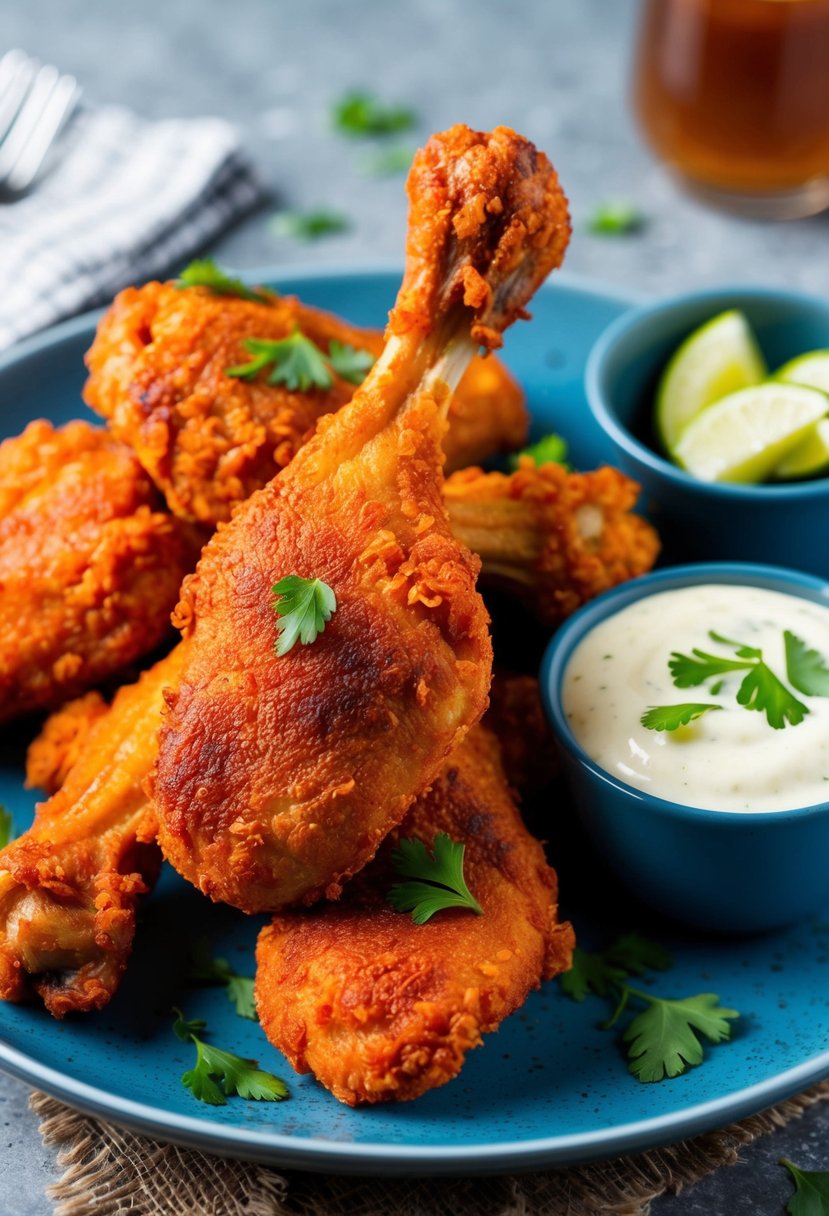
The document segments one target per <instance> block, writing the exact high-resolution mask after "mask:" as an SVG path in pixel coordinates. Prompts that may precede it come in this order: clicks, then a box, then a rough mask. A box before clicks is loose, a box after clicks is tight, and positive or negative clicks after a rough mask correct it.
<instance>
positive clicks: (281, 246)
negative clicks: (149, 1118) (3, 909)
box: [0, 0, 829, 1216]
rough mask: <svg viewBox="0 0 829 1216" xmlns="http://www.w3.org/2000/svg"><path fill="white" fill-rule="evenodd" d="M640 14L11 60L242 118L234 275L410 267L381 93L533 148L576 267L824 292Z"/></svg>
mask: <svg viewBox="0 0 829 1216" xmlns="http://www.w3.org/2000/svg"><path fill="white" fill-rule="evenodd" d="M634 21H635V5H632V4H629V3H624V0H556V2H555V3H541V0H512V3H511V4H510V5H509V6H506V5H504V4H498V3H494V2H491V0H474V2H473V0H406V2H405V3H400V2H395V0H359V2H358V3H357V4H343V3H342V2H341V0H302V3H300V4H287V3H285V0H233V3H232V4H229V3H228V2H227V0H199V2H198V3H193V0H143V3H141V4H140V5H129V6H128V5H121V4H117V5H116V4H112V3H111V2H110V0H16V2H15V3H12V0H6V2H5V3H4V4H3V6H2V21H0V50H2V49H5V46H22V47H24V48H25V49H26V50H28V51H29V52H30V53H32V54H35V55H38V56H40V57H42V58H44V59H47V60H50V61H52V62H55V63H57V64H59V65H60V66H61V67H62V68H63V69H64V70H66V71H71V72H74V73H75V74H76V75H77V76H78V78H79V79H80V80H81V82H82V83H83V85H84V88H85V90H86V94H87V96H88V98H89V99H90V100H100V101H110V102H120V103H122V104H124V105H127V106H130V107H133V108H134V109H136V110H139V111H141V112H142V113H144V114H146V115H148V116H159V117H161V116H170V115H176V116H185V115H199V114H209V113H216V114H222V115H224V116H226V117H228V118H231V119H233V120H235V121H236V122H238V123H239V124H240V126H242V127H243V128H244V130H245V131H246V132H247V137H248V143H249V147H250V150H251V153H252V154H253V156H254V158H255V160H256V161H257V163H258V165H259V167H260V170H261V172H262V175H263V176H264V178H265V179H266V181H267V182H268V183H269V185H270V187H271V189H272V193H273V199H274V202H273V203H272V204H271V205H269V206H267V207H266V208H264V209H262V211H260V212H259V213H258V214H256V215H254V216H252V217H250V218H248V219H247V220H246V221H244V222H243V223H242V224H240V225H238V226H237V228H236V229H235V230H234V231H233V232H230V233H228V234H227V235H226V236H225V237H224V238H223V239H222V240H221V241H220V242H219V243H218V245H217V246H216V250H217V253H218V255H219V256H220V257H221V259H222V260H223V261H225V262H228V263H230V264H231V265H234V266H238V267H248V266H255V265H259V266H261V265H263V264H265V263H274V262H278V263H289V262H298V261H302V262H306V263H307V262H319V263H322V262H326V263H331V262H340V263H342V262H348V261H352V262H353V261H358V260H362V261H365V260H367V259H384V258H385V259H389V258H399V257H400V251H401V248H402V243H403V233H404V223H405V209H404V205H403V197H402V188H401V180H400V179H399V178H397V177H393V178H388V179H377V178H373V177H371V176H367V175H366V173H365V163H364V162H365V157H366V153H365V151H364V150H363V149H362V148H360V147H359V146H355V145H354V144H353V143H350V142H347V141H343V140H338V139H337V138H335V137H334V136H332V134H331V132H330V129H329V126H328V121H327V118H328V112H329V106H330V103H331V101H332V99H333V98H336V97H337V96H338V95H339V94H340V93H341V92H342V91H343V90H344V89H346V88H348V87H351V86H355V85H357V86H363V85H368V86H370V87H371V88H372V89H374V90H375V91H377V92H378V93H380V94H381V95H383V96H386V97H388V98H390V99H397V100H400V101H405V102H407V103H410V104H413V105H414V106H416V108H417V110H418V112H419V115H420V119H421V121H420V125H419V128H418V131H417V133H416V134H417V136H422V135H425V134H426V133H428V132H429V131H431V130H437V129H440V128H441V127H444V126H447V125H449V124H450V123H452V122H456V121H458V120H461V119H462V120H464V121H467V122H469V123H471V124H473V125H478V126H482V127H486V126H490V125H492V124H494V123H498V122H505V123H509V124H510V125H512V126H514V127H516V128H518V129H519V130H521V131H523V132H525V133H526V134H527V135H529V136H531V137H532V138H533V139H534V140H536V142H537V143H538V144H540V146H541V147H543V148H544V149H545V150H546V151H547V152H549V154H550V155H551V156H552V158H553V160H554V161H555V163H556V166H557V168H558V170H559V172H560V174H561V178H562V181H563V182H564V184H565V187H566V189H567V191H568V194H569V195H570V198H571V201H572V205H573V213H574V217H575V233H574V238H573V243H572V247H571V250H570V252H569V254H568V258H567V265H568V268H569V269H570V270H572V271H576V272H578V273H581V274H586V275H591V276H594V277H596V278H598V279H600V280H605V281H606V282H608V283H619V284H623V285H625V286H627V287H630V288H634V289H637V290H639V291H644V292H652V293H657V292H670V291H672V290H677V289H680V288H686V287H689V286H694V285H697V286H702V285H705V284H709V283H720V282H725V281H732V282H739V281H742V282H757V283H762V282H766V283H777V284H788V285H791V286H798V287H802V288H806V289H809V290H812V291H815V292H821V293H823V294H826V293H829V257H828V256H827V248H829V217H822V218H818V219H813V220H808V221H802V222H799V223H793V224H788V225H774V224H759V223H747V222H745V221H741V220H739V219H736V218H733V217H730V216H727V215H721V214H718V213H716V212H712V211H708V210H705V209H704V208H702V207H701V206H699V205H698V204H696V203H695V202H694V201H692V200H691V199H689V198H688V197H686V196H685V195H683V194H681V193H680V192H679V191H678V190H677V189H676V187H675V186H674V184H673V183H672V181H671V180H670V179H669V177H668V176H667V175H666V174H665V173H664V172H663V170H662V169H660V168H659V167H658V166H657V165H656V164H654V162H653V161H652V159H651V158H650V157H649V156H648V154H647V152H646V151H645V150H644V148H643V146H642V145H641V143H640V142H639V141H638V139H637V137H636V134H635V131H634V129H633V126H632V123H631V120H630V117H629V113H628V109H627V105H626V91H627V77H628V71H629V58H630V41H631V33H632V28H633V25H634ZM609 197H621V198H627V199H630V200H632V201H633V202H635V203H636V204H637V205H638V206H639V207H640V208H641V210H642V212H643V213H644V215H645V216H646V219H647V223H646V226H645V227H644V229H643V231H642V232H641V233H640V234H638V235H637V236H635V237H628V238H625V239H618V240H608V239H604V240H603V239H601V238H598V237H594V236H590V235H588V234H587V232H586V229H585V217H586V216H587V215H588V214H589V213H590V211H591V210H592V208H593V207H594V206H595V205H596V204H597V203H599V202H602V201H605V200H606V199H608V198H609ZM277 204H279V205H283V206H289V207H296V208H303V209H304V208H316V207H319V206H324V207H326V208H329V209H335V210H337V211H342V212H344V213H345V214H346V215H348V216H349V217H350V218H351V221H352V226H351V228H350V230H349V231H348V232H347V233H345V234H343V235H341V236H337V237H333V238H329V239H326V240H324V241H320V242H318V243H316V244H314V245H299V244H297V243H295V242H292V241H289V240H285V239H280V238H278V237H276V236H275V235H274V233H273V231H272V228H271V227H270V225H269V217H270V215H271V213H272V212H273V210H274V208H275V207H276V205H277ZM0 1121H2V1128H3V1136H2V1138H0V1160H2V1166H0V1214H2V1216H49V1213H50V1211H51V1205H50V1204H49V1203H47V1201H46V1199H45V1198H44V1197H43V1187H44V1185H45V1183H46V1182H47V1181H49V1179H50V1178H51V1177H53V1175H54V1162H53V1158H52V1154H51V1153H50V1152H47V1151H45V1150H44V1149H43V1148H42V1146H41V1144H40V1140H39V1138H38V1135H37V1129H36V1125H35V1120H34V1118H33V1117H32V1116H31V1114H30V1113H29V1112H28V1110H27V1107H26V1089H25V1087H24V1086H22V1085H21V1084H20V1083H19V1082H17V1081H12V1080H10V1079H7V1078H4V1077H0ZM783 1155H789V1156H791V1157H793V1158H794V1159H796V1160H797V1161H798V1162H800V1163H802V1164H803V1165H804V1166H807V1167H808V1166H811V1167H812V1168H817V1167H821V1168H824V1169H826V1168H829V1105H824V1107H823V1108H819V1109H816V1110H814V1111H813V1112H812V1113H811V1114H809V1115H807V1116H806V1117H805V1118H804V1119H803V1120H802V1121H801V1122H799V1123H796V1124H792V1125H790V1126H789V1127H788V1128H786V1129H785V1130H784V1131H782V1132H778V1133H777V1134H776V1135H774V1136H772V1137H770V1138H768V1139H766V1140H763V1141H759V1142H757V1143H756V1144H755V1145H754V1146H752V1147H751V1148H749V1149H748V1150H746V1152H745V1154H744V1158H745V1164H743V1165H741V1166H738V1167H736V1168H732V1169H723V1170H720V1171H718V1172H717V1173H716V1174H714V1175H713V1176H711V1177H710V1178H708V1179H706V1180H705V1181H703V1182H701V1183H699V1184H698V1185H697V1186H696V1187H694V1188H693V1189H692V1190H691V1191H688V1192H686V1193H685V1194H684V1195H682V1196H680V1197H679V1198H666V1199H663V1200H660V1201H659V1202H657V1203H656V1204H655V1206H654V1209H653V1211H654V1216H692V1214H700V1216H702V1214H703V1213H704V1214H705V1216H718V1214H722V1216H742V1214H749V1213H751V1214H752V1216H765V1214H767V1213H768V1214H769V1216H771V1214H773V1213H774V1214H776V1213H781V1212H782V1211H783V1205H784V1202H785V1196H786V1195H787V1194H788V1193H789V1192H790V1187H789V1184H788V1182H787V1179H786V1177H785V1175H784V1173H783V1171H782V1170H781V1169H780V1168H779V1167H778V1166H777V1164H776V1161H777V1159H778V1158H779V1157H780V1156H783Z"/></svg>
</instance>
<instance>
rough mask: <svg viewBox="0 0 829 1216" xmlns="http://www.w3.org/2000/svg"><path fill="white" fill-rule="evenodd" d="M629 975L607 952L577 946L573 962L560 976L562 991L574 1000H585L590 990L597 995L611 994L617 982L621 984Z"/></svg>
mask: <svg viewBox="0 0 829 1216" xmlns="http://www.w3.org/2000/svg"><path fill="white" fill-rule="evenodd" d="M626 976H627V971H626V970H625V968H624V967H622V966H620V965H618V964H613V963H611V962H610V961H609V960H608V958H607V955H606V953H591V952H590V951H587V950H582V949H581V948H580V947H579V946H576V948H575V950H574V951H573V964H572V966H571V967H570V970H569V971H565V972H564V974H563V975H562V976H561V977H560V979H559V983H560V986H561V990H562V992H564V993H566V994H567V996H569V997H570V999H571V1000H573V1001H583V1000H584V998H585V997H586V996H587V994H588V992H593V993H595V995H596V996H609V995H610V992H611V990H612V988H613V986H614V985H615V984H621V983H622V981H623V980H624V979H625V977H626Z"/></svg>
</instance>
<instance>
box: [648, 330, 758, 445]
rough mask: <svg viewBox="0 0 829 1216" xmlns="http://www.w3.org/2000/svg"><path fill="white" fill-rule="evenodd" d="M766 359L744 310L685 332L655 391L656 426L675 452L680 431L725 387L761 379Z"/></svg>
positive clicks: (731, 389) (726, 390)
mask: <svg viewBox="0 0 829 1216" xmlns="http://www.w3.org/2000/svg"><path fill="white" fill-rule="evenodd" d="M766 374H767V373H766V365H765V363H764V361H763V356H762V355H761V354H760V350H759V347H758V346H757V342H756V340H755V338H754V335H753V334H752V332H751V330H750V329H749V326H748V322H747V321H746V319H745V317H744V316H743V314H742V313H741V312H738V311H737V310H736V309H731V310H730V311H729V312H723V313H720V314H719V316H716V317H714V318H713V319H712V320H710V321H707V322H706V323H705V325H701V326H700V328H699V329H696V330H694V332H693V333H692V334H691V335H690V337H688V338H686V339H685V341H684V342H683V343H682V345H681V346H680V347H679V349H678V350H677V351H676V353H675V354H674V355H673V357H672V358H671V361H670V363H669V364H668V366H667V367H666V368H665V371H664V373H663V375H662V379H661V380H660V382H659V387H658V389H657V393H656V429H657V432H658V434H659V437H660V439H661V440H662V443H663V445H664V447H665V450H666V451H667V452H669V453H670V455H671V456H674V455H675V454H676V453H675V449H676V446H677V444H678V442H679V439H680V436H681V435H682V432H683V431H684V430H685V428H686V426H687V425H688V423H689V422H691V420H692V419H693V418H696V416H697V414H699V413H701V412H702V410H704V409H706V407H707V406H709V405H711V404H712V403H713V402H714V401H718V400H719V399H720V398H721V397H724V396H725V395H726V393H733V392H736V391H737V389H741V388H748V387H749V386H750V385H752V384H759V383H760V381H761V380H763V379H765V376H766Z"/></svg>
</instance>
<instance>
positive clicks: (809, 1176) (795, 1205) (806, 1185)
mask: <svg viewBox="0 0 829 1216" xmlns="http://www.w3.org/2000/svg"><path fill="white" fill-rule="evenodd" d="M780 1164H781V1165H784V1166H785V1167H786V1169H787V1170H788V1171H789V1173H790V1174H791V1176H792V1178H793V1179H794V1185H795V1193H794V1194H793V1195H792V1197H791V1199H790V1200H789V1202H788V1203H787V1204H786V1211H787V1212H788V1213H789V1216H829V1171H828V1170H802V1169H801V1168H800V1167H799V1166H797V1165H795V1163H794V1162H793V1161H789V1159H788V1158H787V1157H781V1158H780Z"/></svg>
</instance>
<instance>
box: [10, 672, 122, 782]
mask: <svg viewBox="0 0 829 1216" xmlns="http://www.w3.org/2000/svg"><path fill="white" fill-rule="evenodd" d="M108 709H109V705H108V703H107V701H106V700H105V699H104V698H103V697H102V696H101V694H100V693H99V692H95V691H93V692H87V693H85V694H84V695H83V696H82V697H78V698H77V699H76V700H74V701H68V702H67V703H66V705H62V706H61V708H60V709H58V710H55V712H54V713H53V714H50V715H49V717H48V718H47V719H46V721H45V722H44V724H43V728H42V729H41V731H40V734H38V735H37V736H36V737H35V738H34V739H33V740H32V742H31V743H30V744H29V748H28V750H27V752H26V788H27V789H30V790H43V792H44V793H46V794H55V793H57V791H58V790H59V789H60V787H61V786H62V785H63V783H64V781H65V780H66V778H67V776H68V774H69V771H70V769H72V768H73V767H74V765H75V764H76V763H77V762H78V760H79V759H80V757H81V756H82V755H83V752H84V748H85V747H86V741H87V739H88V738H89V732H90V731H91V729H92V727H93V726H94V725H95V723H96V722H97V721H98V720H99V719H100V718H102V717H103V716H104V714H105V713H106V712H107V710H108Z"/></svg>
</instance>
